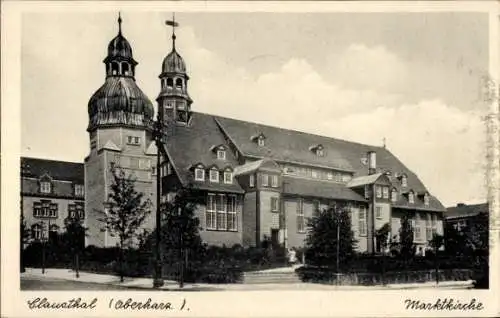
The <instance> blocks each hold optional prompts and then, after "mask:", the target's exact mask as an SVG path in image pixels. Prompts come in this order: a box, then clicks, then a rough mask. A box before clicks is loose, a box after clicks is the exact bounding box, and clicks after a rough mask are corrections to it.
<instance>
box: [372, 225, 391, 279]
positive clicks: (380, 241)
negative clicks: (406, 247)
mask: <svg viewBox="0 0 500 318" xmlns="http://www.w3.org/2000/svg"><path fill="white" fill-rule="evenodd" d="M390 232H391V226H390V225H389V223H385V224H384V225H382V227H381V228H380V229H378V230H376V231H375V237H376V239H377V245H378V248H379V250H380V251H381V252H382V283H383V284H385V253H386V249H387V246H388V245H389V242H388V240H389V233H390Z"/></svg>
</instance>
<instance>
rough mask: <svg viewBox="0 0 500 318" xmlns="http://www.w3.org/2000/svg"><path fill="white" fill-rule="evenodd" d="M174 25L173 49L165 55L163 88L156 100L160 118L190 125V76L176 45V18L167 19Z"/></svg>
mask: <svg viewBox="0 0 500 318" xmlns="http://www.w3.org/2000/svg"><path fill="white" fill-rule="evenodd" d="M167 25H171V26H172V51H171V52H170V53H169V54H168V55H167V56H166V57H165V59H164V60H163V64H162V72H161V74H160V76H159V77H160V83H161V90H160V94H159V96H158V98H157V99H156V101H157V102H158V109H159V110H160V118H163V119H164V122H165V123H166V124H167V125H172V124H176V125H189V121H190V118H191V104H192V103H193V101H192V100H191V98H190V97H189V94H188V90H187V86H188V81H189V76H188V75H187V73H186V64H185V63H184V59H183V58H182V57H181V56H180V54H179V53H178V52H177V50H176V47H175V39H176V36H175V27H176V26H178V24H177V22H175V20H173V21H167Z"/></svg>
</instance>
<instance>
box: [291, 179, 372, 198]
mask: <svg viewBox="0 0 500 318" xmlns="http://www.w3.org/2000/svg"><path fill="white" fill-rule="evenodd" d="M283 193H285V194H296V195H303V196H309V197H317V198H328V199H343V200H348V201H362V202H366V200H365V198H363V197H362V196H361V195H359V194H357V193H356V192H354V191H353V190H351V189H349V188H347V187H346V186H345V185H343V184H340V183H335V182H328V181H316V180H308V179H301V178H293V177H284V178H283Z"/></svg>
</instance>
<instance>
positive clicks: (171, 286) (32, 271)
mask: <svg viewBox="0 0 500 318" xmlns="http://www.w3.org/2000/svg"><path fill="white" fill-rule="evenodd" d="M22 278H33V279H40V280H44V279H48V280H50V279H58V280H68V281H75V282H84V283H95V284H106V285H115V286H123V287H133V288H144V289H153V279H152V278H132V277H125V278H124V282H123V283H121V282H120V277H118V276H113V275H104V274H94V273H88V272H80V277H79V278H76V276H75V272H74V271H73V270H71V269H60V268H48V269H46V270H45V274H42V270H41V269H40V268H26V272H24V273H21V279H22ZM472 283H473V282H472V281H471V280H469V281H450V282H441V283H439V284H438V285H437V286H436V283H435V282H427V283H415V284H392V285H386V286H381V285H379V286H335V285H326V284H313V283H290V284H203V283H198V284H184V288H182V289H180V288H179V283H178V282H176V281H167V280H166V281H165V284H164V285H163V286H162V287H161V288H160V289H161V290H168V291H179V290H185V291H209V290H210V291H222V290H233V291H243V290H402V289H435V288H443V289H467V288H470V287H472Z"/></svg>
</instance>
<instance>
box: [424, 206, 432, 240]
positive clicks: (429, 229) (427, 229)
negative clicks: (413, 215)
mask: <svg viewBox="0 0 500 318" xmlns="http://www.w3.org/2000/svg"><path fill="white" fill-rule="evenodd" d="M431 218H432V217H431V214H430V213H427V218H426V220H425V238H426V240H427V241H430V240H432V219H431Z"/></svg>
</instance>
